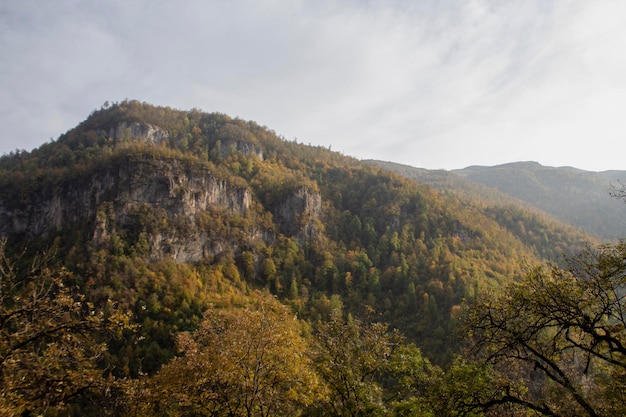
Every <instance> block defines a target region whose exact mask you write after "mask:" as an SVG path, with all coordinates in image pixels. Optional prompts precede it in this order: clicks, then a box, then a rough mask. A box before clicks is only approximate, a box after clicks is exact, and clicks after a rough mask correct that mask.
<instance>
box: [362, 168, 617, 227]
mask: <svg viewBox="0 0 626 417" xmlns="http://www.w3.org/2000/svg"><path fill="white" fill-rule="evenodd" d="M368 162H370V163H372V164H374V165H377V166H381V167H384V168H386V169H389V170H391V171H394V172H397V173H399V174H400V175H403V176H405V177H406V178H410V179H414V180H416V181H419V182H423V183H425V184H429V185H431V186H433V187H434V188H436V189H438V190H440V191H443V192H446V191H447V192H454V193H455V194H457V195H459V196H462V197H463V198H466V199H470V200H474V201H479V202H482V203H487V204H496V205H516V206H521V207H523V208H526V209H529V208H531V209H532V208H534V209H536V210H540V211H542V212H544V213H547V214H548V215H550V216H551V217H553V218H555V219H558V220H559V221H561V222H563V223H567V224H570V225H572V226H574V227H577V228H580V229H581V230H584V231H585V232H586V233H590V234H592V235H594V236H597V237H599V238H602V239H619V238H622V237H623V236H625V235H626V217H625V216H624V210H625V208H624V204H623V202H621V201H620V200H618V199H615V198H612V197H611V191H612V190H614V189H616V188H617V189H619V188H620V187H621V183H623V181H624V180H626V171H605V172H591V171H583V170H580V169H575V168H570V167H559V168H555V167H546V166H542V165H540V164H538V163H536V162H516V163H510V164H504V165H497V166H492V167H487V166H471V167H467V168H464V169H458V170H454V171H429V170H425V169H421V168H414V167H410V166H406V165H401V164H395V163H392V162H382V161H368Z"/></svg>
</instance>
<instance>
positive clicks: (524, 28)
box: [0, 0, 626, 171]
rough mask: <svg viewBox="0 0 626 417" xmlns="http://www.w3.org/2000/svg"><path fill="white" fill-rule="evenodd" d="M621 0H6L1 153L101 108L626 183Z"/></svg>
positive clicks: (387, 154) (367, 151)
mask: <svg viewBox="0 0 626 417" xmlns="http://www.w3.org/2000/svg"><path fill="white" fill-rule="evenodd" d="M625 51H626V2H625V1H623V0H601V1H589V0H553V1H551V0H507V1H496V0H482V1H481V0H458V1H456V0H380V1H375V0H343V1H338V0H335V1H331V0H177V1H170V0H167V1H165V0H107V1H97V0H55V1H50V0H2V2H0V57H1V58H0V132H1V133H0V154H4V153H7V152H10V151H13V150H16V149H20V150H32V149H33V148H35V147H38V146H40V145H41V144H43V143H45V142H48V141H50V140H55V139H57V138H58V137H59V135H60V134H62V133H64V132H66V131H68V130H70V129H71V128H73V127H75V126H76V125H77V124H78V123H80V122H81V121H83V120H85V119H86V118H87V117H88V116H89V114H90V113H91V112H92V111H94V110H96V109H99V108H101V107H102V106H103V104H104V103H105V102H118V101H122V100H124V99H136V100H140V101H143V102H147V103H151V104H154V105H161V106H168V107H173V108H176V109H181V110H190V109H193V108H195V109H200V110H203V111H206V112H220V113H225V114H228V115H230V116H232V117H240V118H242V119H245V120H254V121H256V122H257V123H258V124H260V125H263V126H267V127H269V128H270V129H272V130H274V131H275V132H276V133H277V134H279V135H281V136H283V137H285V138H286V139H288V140H297V141H298V142H300V143H306V144H312V145H320V146H324V147H330V148H331V149H332V150H335V151H339V152H342V153H343V154H345V155H350V156H354V157H356V158H359V159H379V160H385V161H393V162H398V163H402V164H408V165H412V166H416V167H422V168H428V169H457V168H463V167H466V166H470V165H497V164H502V163H508V162H515V161H537V162H539V163H541V164H543V165H547V166H574V167H577V168H581V169H585V170H590V171H602V170H609V169H620V170H624V169H626V162H625V159H626V158H625V155H626V152H624V151H625V150H626V141H624V137H625V136H626V115H625V114H624V113H626V53H625Z"/></svg>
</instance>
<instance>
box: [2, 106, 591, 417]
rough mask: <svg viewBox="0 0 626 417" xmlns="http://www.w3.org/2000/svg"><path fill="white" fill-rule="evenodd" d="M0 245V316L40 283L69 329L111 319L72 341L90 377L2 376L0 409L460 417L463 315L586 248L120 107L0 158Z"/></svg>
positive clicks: (472, 207)
mask: <svg viewBox="0 0 626 417" xmlns="http://www.w3.org/2000/svg"><path fill="white" fill-rule="evenodd" d="M0 236H2V237H3V238H4V239H6V245H5V246H3V248H2V249H3V250H2V254H3V259H4V260H5V265H8V266H11V268H5V269H4V270H3V271H5V272H4V273H5V274H6V277H5V279H4V280H3V281H2V284H3V285H5V284H6V283H7V282H13V284H11V285H12V286H11V287H7V288H6V289H5V290H3V291H2V293H1V294H3V295H5V294H10V295H11V297H13V298H11V300H12V301H11V302H10V303H9V304H5V305H4V306H5V307H6V308H8V310H6V311H7V314H9V315H11V314H13V313H12V311H14V310H11V309H13V308H15V307H16V306H17V305H19V303H20V301H19V300H22V299H24V294H27V293H28V291H29V288H30V287H29V285H32V284H33V283H36V282H38V281H41V280H43V281H45V283H46V284H45V285H49V287H45V288H47V290H46V291H49V293H50V294H51V295H52V296H54V295H57V294H62V293H63V292H62V291H60V290H59V289H61V288H71V289H72V293H71V294H68V295H67V297H76V298H74V299H75V300H78V301H76V302H80V303H84V304H80V305H82V306H83V307H81V308H82V309H79V310H80V311H79V310H77V311H76V317H77V320H78V318H80V317H82V316H81V314H80V313H81V311H82V312H83V313H88V314H87V316H86V317H87V318H88V317H91V316H90V314H92V316H93V317H99V320H97V321H94V322H93V323H92V324H91V327H90V328H100V327H106V328H110V327H111V325H112V323H113V324H116V325H118V326H119V327H118V331H117V332H113V333H112V335H111V336H110V337H108V338H106V340H105V339H103V336H100V337H97V338H96V340H94V341H89V340H85V341H84V342H81V343H88V344H93V343H102V344H98V346H101V347H102V350H101V351H98V352H94V353H92V354H91V356H90V357H89V358H84V361H83V362H84V363H85V364H86V365H85V366H87V365H88V368H89V369H90V370H93V369H101V370H104V371H103V373H102V375H103V378H104V377H106V378H104V379H103V380H97V378H95V377H93V379H92V380H90V381H82V382H83V384H74V385H72V386H71V387H69V388H67V389H68V392H67V393H66V394H67V395H57V396H54V397H46V396H45V395H47V394H45V392H44V393H43V394H42V393H41V392H39V391H36V392H33V391H31V390H30V388H29V387H22V386H20V385H19V384H18V382H16V381H13V380H12V381H13V382H11V383H12V384H13V385H10V384H8V382H7V383H4V385H3V389H4V390H5V391H4V394H3V402H2V403H1V404H0V410H9V411H10V412H8V411H7V413H6V414H7V415H19V413H21V412H27V411H31V412H35V411H37V410H47V411H46V413H48V414H49V415H55V414H54V413H56V412H59V413H60V414H61V415H63V414H64V413H67V412H70V411H71V412H73V413H76V415H86V414H89V413H93V414H94V415H101V414H99V413H101V412H103V411H102V410H107V411H106V412H108V413H110V414H111V415H287V414H288V415H298V414H304V415H385V414H387V415H391V414H392V413H396V414H397V415H457V414H454V413H457V412H461V411H459V410H461V409H463V410H466V411H467V410H471V412H472V413H479V414H480V413H481V412H482V411H481V410H483V408H482V404H483V403H482V402H480V403H473V404H469V403H468V401H466V400H467V398H465V399H463V397H464V396H467V395H470V394H468V390H470V388H471V389H476V390H479V389H483V388H484V389H486V388H487V387H489V386H492V385H493V384H494V382H493V380H492V379H491V378H493V376H491V374H490V373H489V372H488V370H487V369H486V368H480V367H476V368H472V367H473V366H475V365H472V364H467V363H465V362H463V361H459V359H454V358H455V355H457V354H459V353H460V352H461V347H462V337H463V332H459V331H458V329H459V326H460V323H461V321H462V318H463V317H464V316H465V315H466V313H467V311H468V307H467V306H468V305H470V304H471V303H475V302H479V301H480V300H482V299H483V298H482V297H485V296H489V297H495V296H496V294H500V293H501V292H502V291H503V289H504V288H505V287H506V286H507V285H509V284H511V283H514V282H519V281H523V280H524V277H525V275H526V273H527V271H528V270H529V268H531V267H532V266H535V265H538V264H540V263H543V262H545V261H554V262H561V261H562V259H563V255H564V254H574V253H576V252H577V251H579V250H581V249H582V248H584V247H585V245H586V244H587V243H588V242H589V241H590V238H589V236H588V235H585V234H583V233H582V232H578V231H576V230H575V229H573V228H571V227H568V226H565V225H563V224H561V223H558V222H556V221H554V220H549V219H548V218H547V217H544V216H543V215H540V214H538V213H537V212H534V211H529V210H526V209H525V208H520V207H519V206H514V205H497V204H488V205H487V204H482V203H480V202H477V201H476V200H469V199H466V198H465V196H463V195H459V194H455V193H450V192H440V191H437V190H435V188H431V187H430V186H428V185H425V184H422V183H418V182H416V181H413V180H409V179H407V178H404V177H402V176H401V175H398V174H395V173H392V172H390V171H388V170H386V169H383V168H379V167H376V166H373V165H372V164H369V163H363V162H360V161H357V160H355V159H353V158H350V157H346V156H343V155H341V154H338V153H336V152H331V151H330V150H329V149H325V148H322V147H312V146H308V145H304V144H298V143H296V142H290V141H286V140H284V138H281V137H279V136H278V135H277V134H276V133H275V132H273V131H271V130H270V129H268V128H266V127H262V126H259V125H258V124H256V123H254V122H248V121H243V120H240V119H233V118H231V117H229V116H226V115H223V114H217V113H212V114H208V113H203V112H201V111H198V110H192V111H180V110H175V109H171V108H164V107H154V106H151V105H148V104H145V103H140V102H136V101H125V102H121V103H116V104H114V105H112V106H106V107H103V108H102V109H100V110H98V111H95V112H94V113H92V114H91V115H90V116H89V117H88V118H87V119H86V120H85V121H84V122H83V123H81V124H80V125H79V126H77V127H76V128H74V129H72V130H70V131H68V132H67V133H65V134H63V135H61V137H59V138H58V140H56V141H53V142H50V143H47V144H45V145H42V146H41V147H40V148H38V149H35V150H33V151H32V152H25V151H18V152H14V153H12V154H9V155H6V156H4V157H2V158H1V159H0ZM42 253H45V254H47V256H48V257H47V258H46V259H48V261H47V262H48V263H46V266H45V270H43V269H42V271H44V272H45V273H43V274H40V273H33V271H32V270H31V269H29V268H28V265H29V263H31V262H32V259H39V258H38V257H39V256H41V254H42ZM11 271H16V273H12V272H11ZM17 271H22V272H19V273H18V272H17ZM46 271H50V273H47V272H46ZM54 271H62V273H59V272H54ZM55 274H57V275H55ZM59 274H60V275H59ZM42 276H43V277H49V276H52V277H57V278H55V280H53V281H49V279H48V278H41V277H42ZM8 278H11V279H8ZM7 296H8V295H7ZM44 298H45V297H44ZM59 308H61V307H59ZM63 308H64V307H63ZM90 312H92V313H90ZM33 320H34V319H33ZM37 323H39V322H37ZM40 325H41V326H43V328H44V331H43V334H44V335H45V336H42V337H43V339H42V340H47V338H50V340H51V341H52V342H54V343H56V345H55V346H58V348H57V351H58V352H57V353H59V354H61V353H62V351H63V349H66V348H67V343H68V342H67V340H66V339H64V338H63V337H65V336H63V335H61V334H59V335H58V336H59V338H60V339H58V340H57V339H56V338H55V337H56V336H57V333H55V332H46V330H45V329H46V325H49V323H47V324H46V322H44V323H43V324H41V323H40ZM20 326H25V328H29V329H30V328H32V326H31V325H30V324H28V323H25V322H20V321H18V322H16V323H15V324H12V325H11V328H12V329H14V328H19V327H20ZM113 327H115V326H113ZM6 330H7V331H9V333H10V332H11V329H10V328H7V329H6ZM11 334H13V333H11ZM102 334H105V333H102ZM465 334H467V333H465ZM61 336H63V337H61ZM244 341H245V343H244ZM52 342H50V343H52ZM29 343H30V339H29V341H28V342H27V343H24V345H23V346H24V348H28V347H29V346H31V345H30V344H29ZM77 343H78V342H77ZM242 343H243V344H242ZM246 343H249V344H246ZM352 345H354V346H353V347H352ZM48 346H52V345H50V344H49V345H48ZM16 347H19V349H17V350H15V348H16ZM75 348H76V349H79V350H80V344H79V345H78V347H76V346H75ZM4 349H5V351H3V352H0V353H2V355H4V357H6V358H9V357H11V355H12V354H14V353H15V355H18V354H19V355H22V354H25V353H24V352H22V351H21V350H20V349H22V345H21V342H20V341H19V340H17V339H16V341H15V344H13V345H11V344H9V345H8V346H7V347H5V348H4ZM12 349H13V350H12ZM29 352H30V351H29ZM53 353H55V352H54V351H50V355H51V358H52V359H54V358H55V356H54V355H53ZM255 355H261V356H255ZM422 355H423V356H422ZM16 357H17V356H16ZM286 357H289V358H294V359H293V360H290V361H289V363H285V362H284V358H286ZM20 360H21V361H23V362H24V363H31V362H29V361H34V360H35V359H33V358H32V356H24V357H23V358H22V359H20ZM67 366H74V367H76V368H80V366H82V365H80V364H79V363H77V364H74V365H67ZM476 366H478V365H476ZM33 367H34V368H36V365H34V362H33ZM6 369H9V368H3V372H4V373H5V374H6V372H7V370H6ZM46 369H47V371H46V372H47V374H45V375H43V376H41V378H42V379H43V380H53V379H54V375H55V372H57V370H55V369H48V368H46ZM442 369H447V371H446V372H444V371H443V370H442ZM33 372H34V371H33ZM90 372H91V371H90ZM72 375H74V374H69V375H65V376H66V377H67V379H72V378H79V377H78V376H76V375H74V376H72ZM189 375H194V376H193V378H189V379H190V381H187V378H188V377H189ZM469 375H479V376H480V375H482V376H481V377H480V378H483V379H482V380H480V381H478V380H475V381H470V380H469V379H468V378H469ZM46 378H48V379H46ZM450 378H451V379H450ZM5 380H6V378H5ZM451 381H457V383H458V384H461V385H462V386H457V387H456V388H453V383H452V382H451ZM451 384H452V385H451ZM463 384H465V385H463ZM481 384H484V385H481ZM252 386H254V387H256V388H255V389H253V390H252V391H250V390H251V387H252ZM7 387H8V388H7ZM62 389H65V387H64V388H62ZM344 389H345V391H344ZM450 390H455V391H454V392H452V391H450ZM522 391H523V390H522ZM444 392H447V393H444ZM116 393H117V394H116ZM9 394H11V395H9ZM13 394H15V395H13ZM483 394H484V392H483V393H482V394H481V395H483ZM491 394H493V395H496V394H494V393H491ZM107 395H108V396H109V397H107ZM116 395H117V397H116ZM472 395H473V394H472ZM476 395H478V394H476ZM484 395H487V394H484ZM498 395H500V394H497V395H496V396H498ZM441 396H446V397H449V398H450V402H449V403H446V404H441V403H440V402H438V399H440V398H441ZM90 398H91V399H90ZM168 401H169V402H168ZM481 401H483V399H481ZM484 402H488V400H487V399H484ZM28 404H32V408H30V409H29V407H30V406H29V405H28ZM2 407H5V408H2ZM438 407H440V409H438ZM441 407H443V408H441ZM487 408H488V407H486V406H485V409H487ZM55 410H56V411H55ZM68 410H69V411H68ZM72 410H73V411H72ZM403 410H404V411H403ZM438 410H439V411H438ZM454 410H457V411H454ZM37 412H39V411H37ZM467 412H469V411H467ZM81 413H83V414H81ZM403 413H405V414H403ZM420 413H421V414H420ZM479 414H465V415H479ZM459 415H460V414H459Z"/></svg>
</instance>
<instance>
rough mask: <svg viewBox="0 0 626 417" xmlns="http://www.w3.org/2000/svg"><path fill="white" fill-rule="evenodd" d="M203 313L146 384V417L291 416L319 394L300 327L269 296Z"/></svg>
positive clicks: (293, 318)
mask: <svg viewBox="0 0 626 417" xmlns="http://www.w3.org/2000/svg"><path fill="white" fill-rule="evenodd" d="M256 296H257V298H256V303H255V304H254V305H250V306H246V307H241V308H230V309H228V310H220V309H209V310H208V311H207V312H206V314H205V316H204V320H203V321H202V322H201V324H200V327H199V328H198V330H196V331H195V332H193V333H181V334H179V335H178V337H177V344H178V348H179V350H180V352H181V356H180V357H176V358H174V359H173V360H172V361H170V362H169V363H168V364H166V365H165V366H164V367H163V369H162V370H161V371H160V372H159V373H158V374H157V375H156V376H155V377H154V378H153V380H152V381H151V383H150V385H151V392H152V398H151V399H150V398H149V399H148V402H150V408H151V409H150V410H149V411H150V414H151V415H168V416H178V415H194V416H263V417H265V416H279V415H292V416H296V415H298V414H299V413H300V411H301V410H302V409H304V408H305V407H306V406H308V405H310V404H311V403H312V402H314V401H316V400H319V399H320V397H321V395H322V393H323V390H322V388H321V386H320V384H319V381H318V378H317V376H316V375H315V373H314V372H313V369H312V366H311V362H310V359H308V357H307V355H306V348H307V345H306V342H305V340H304V339H303V337H302V335H301V325H300V322H299V321H298V320H297V319H296V318H295V317H294V316H293V314H291V313H290V312H289V311H288V310H287V308H286V307H285V306H283V305H281V304H280V303H279V302H278V301H276V300H275V299H274V298H272V297H270V296H267V295H263V294H260V293H257V294H256Z"/></svg>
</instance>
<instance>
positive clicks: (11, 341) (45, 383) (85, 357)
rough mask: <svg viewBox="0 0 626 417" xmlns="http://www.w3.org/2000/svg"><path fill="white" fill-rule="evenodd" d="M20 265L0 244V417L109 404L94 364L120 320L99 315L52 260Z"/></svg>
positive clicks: (108, 384)
mask: <svg viewBox="0 0 626 417" xmlns="http://www.w3.org/2000/svg"><path fill="white" fill-rule="evenodd" d="M25 262H26V260H25V259H12V258H10V257H9V256H8V255H7V251H6V240H0V414H1V415H3V416H18V415H29V414H32V413H36V414H38V415H39V414H43V413H53V412H59V413H63V412H64V410H65V411H66V410H67V409H68V407H70V405H71V404H72V403H77V402H79V401H80V400H81V399H85V398H90V401H93V400H94V399H104V400H105V401H107V399H106V398H104V397H105V395H104V393H106V392H107V390H109V389H110V388H111V382H112V381H111V380H109V379H107V378H104V377H103V371H102V370H101V369H99V368H98V366H97V365H98V362H99V361H100V360H101V359H102V358H103V355H104V353H105V352H106V349H107V346H106V343H105V342H104V341H103V339H102V335H103V334H104V333H105V332H108V331H112V330H118V329H121V328H123V326H124V323H125V320H126V318H125V317H123V316H122V315H121V314H119V313H118V312H117V311H115V310H114V309H111V310H110V313H111V314H109V315H105V314H104V313H103V312H102V311H97V310H96V309H95V308H94V306H93V305H92V304H91V303H89V302H87V301H86V299H85V297H84V296H83V295H82V294H80V293H79V292H78V291H77V288H75V287H74V286H73V285H72V281H73V276H72V274H71V273H70V272H69V271H67V270H66V269H63V268H58V269H55V268H53V267H52V266H51V256H50V255H42V256H37V257H35V258H34V260H32V262H30V263H26V264H25ZM22 264H25V265H22ZM120 325H121V326H120ZM105 408H106V407H104V406H103V408H102V410H104V409H105Z"/></svg>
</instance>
